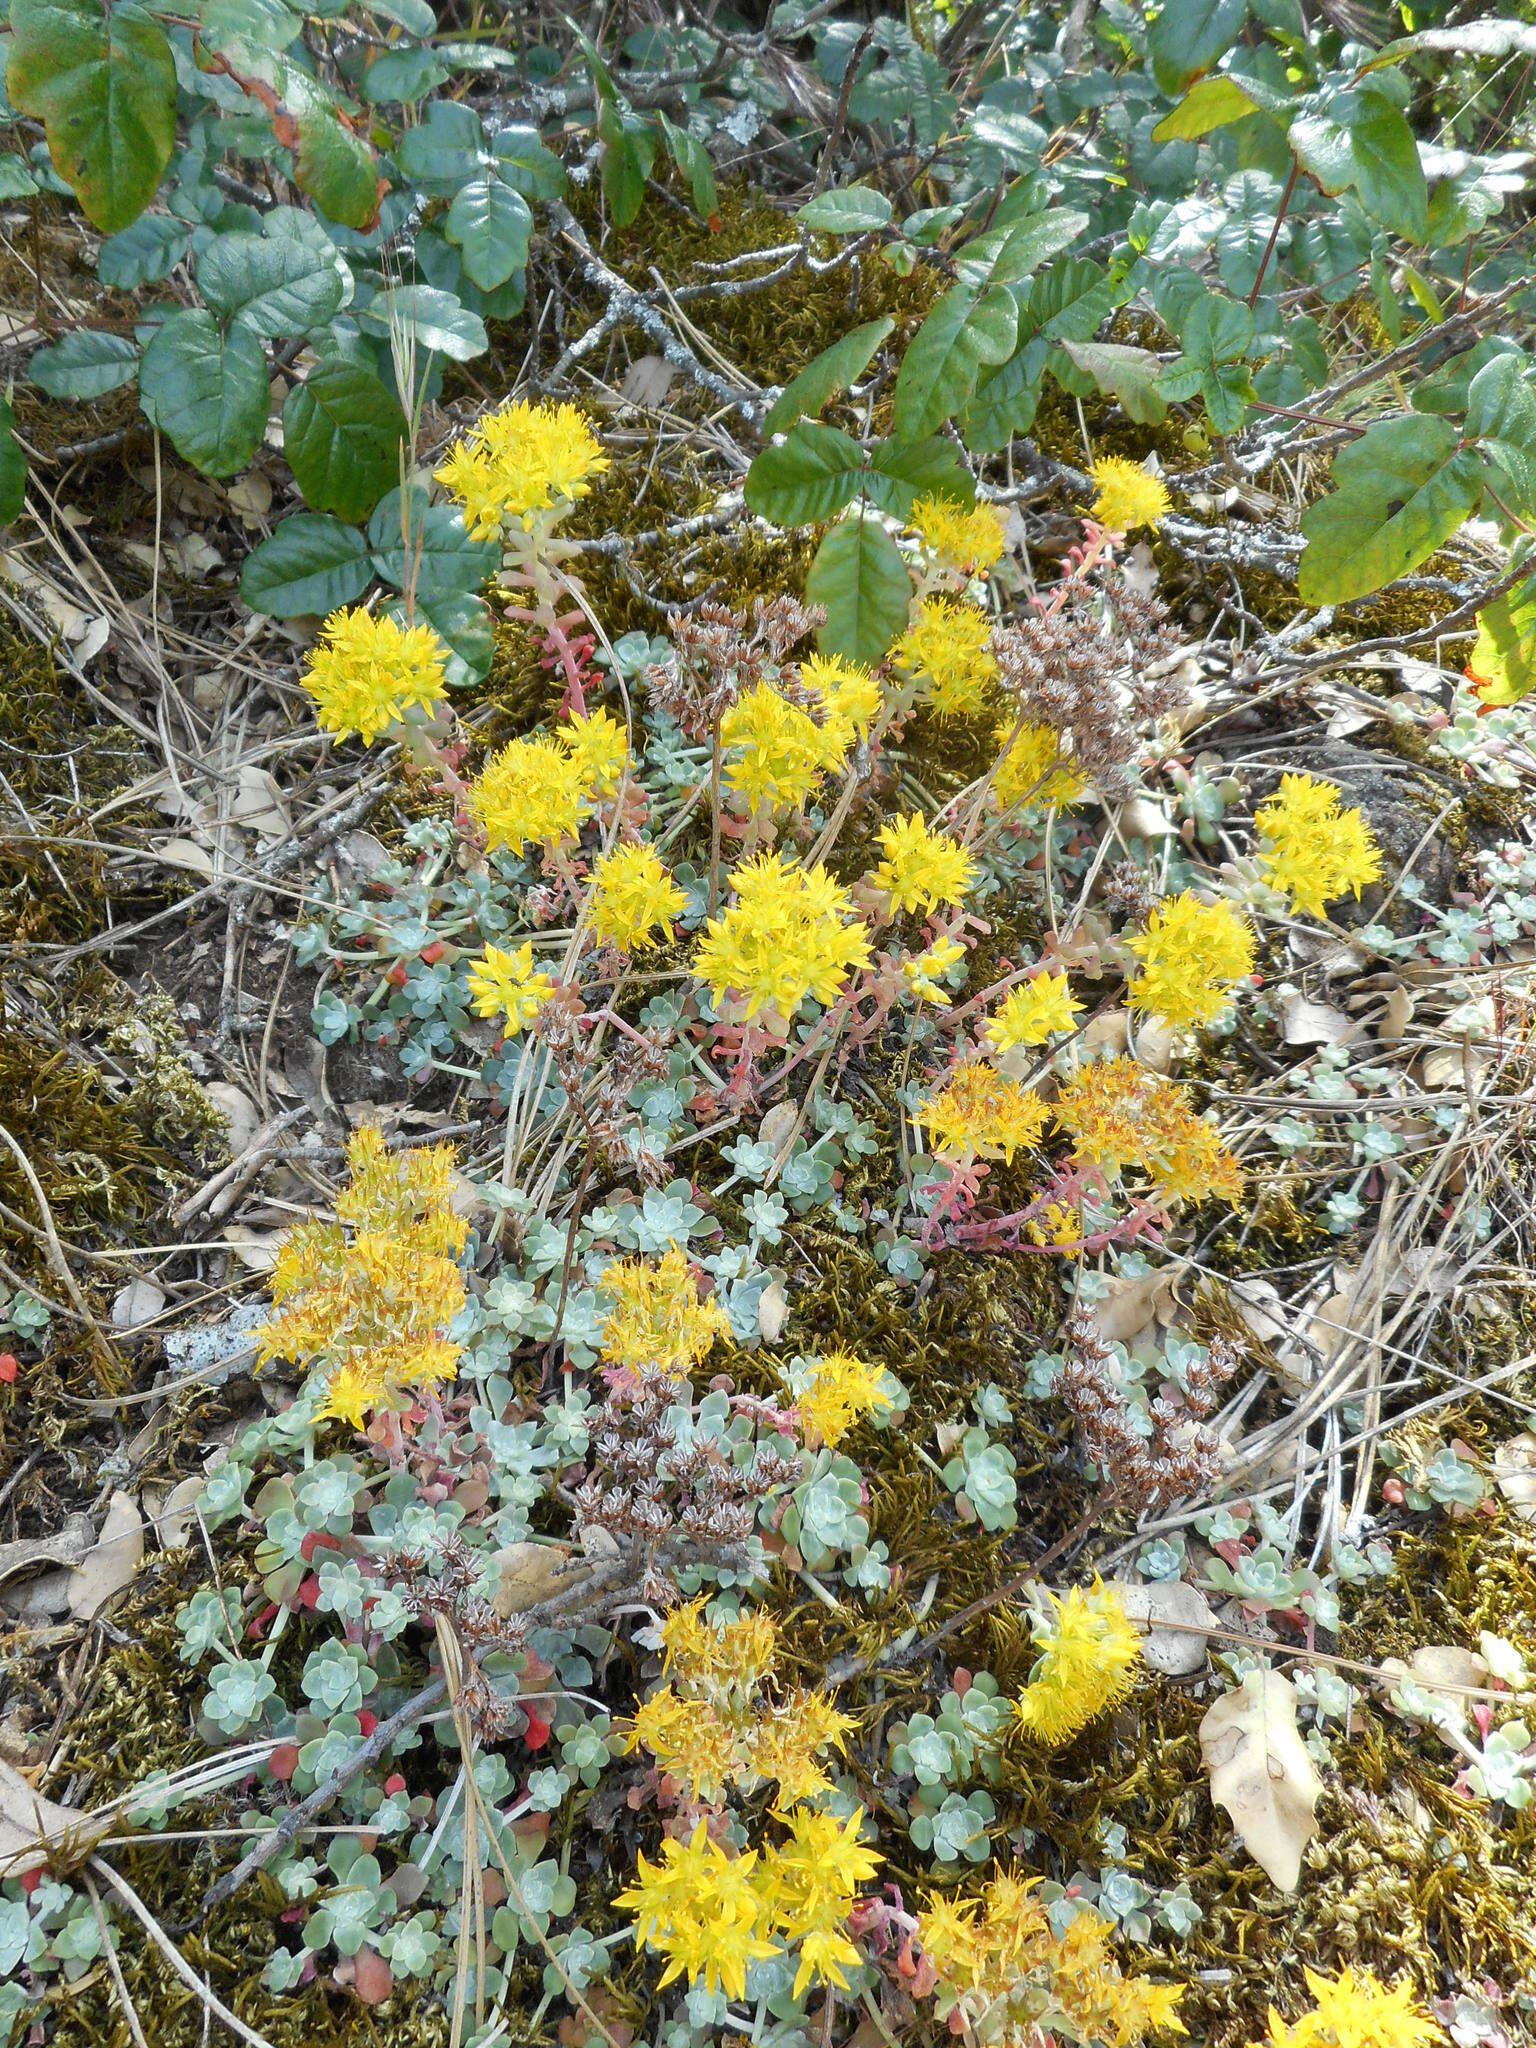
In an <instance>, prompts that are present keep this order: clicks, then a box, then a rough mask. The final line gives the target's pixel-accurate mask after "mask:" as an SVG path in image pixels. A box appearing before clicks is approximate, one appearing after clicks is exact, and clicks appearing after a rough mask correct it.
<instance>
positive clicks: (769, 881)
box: [693, 853, 870, 1023]
mask: <svg viewBox="0 0 1536 2048" xmlns="http://www.w3.org/2000/svg"><path fill="white" fill-rule="evenodd" d="M731 883H732V887H733V888H734V890H735V893H736V901H735V902H734V903H733V904H732V905H731V907H730V908H729V909H728V910H727V911H726V912H725V914H724V915H723V916H721V917H716V918H711V919H710V921H709V923H708V924H707V925H706V926H705V927H704V936H703V938H702V939H701V940H700V941H699V946H698V950H697V951H696V953H695V954H694V960H693V965H694V972H695V973H696V974H697V975H698V977H699V979H700V980H701V981H703V982H705V983H707V984H708V986H709V989H710V991H711V993H712V994H713V995H714V997H715V1000H716V1001H717V1002H719V1001H721V1000H723V999H724V998H725V996H726V995H728V994H732V993H734V994H735V995H737V996H739V997H741V998H742V1000H743V1002H744V1003H745V1006H746V1015H747V1016H748V1017H749V1018H752V1017H756V1016H757V1015H758V1014H759V1012H761V1011H763V1010H773V1011H775V1012H777V1014H778V1015H779V1016H780V1017H781V1018H783V1019H784V1021H785V1022H786V1023H787V1022H788V1021H789V1020H790V1019H791V1018H792V1017H793V1016H794V1015H795V1013H796V1011H797V1010H798V1009H799V1008H800V1005H801V1004H802V1003H803V1002H804V1001H805V998H806V997H807V996H814V997H815V999H816V1001H817V1002H818V1003H821V1004H822V1005H823V1006H830V1005H831V1004H832V1003H835V1002H836V1001H837V999H838V997H839V996H840V995H841V994H842V992H843V990H844V988H845V987H846V986H847V984H848V977H849V976H850V974H852V973H854V972H855V971H856V970H858V969H860V968H865V967H868V965H869V964H870V951H869V930H868V927H867V926H866V925H865V924H864V923H863V922H862V921H861V920H859V919H857V918H852V911H853V905H852V903H851V901H850V900H849V896H848V891H847V890H846V889H845V888H844V887H843V886H842V884H841V883H840V882H835V881H834V880H833V879H832V877H831V876H830V875H829V874H828V873H827V871H826V869H825V868H823V867H811V868H803V867H792V866H790V865H789V864H788V863H787V862H786V861H784V860H783V859H782V858H781V857H780V856H779V855H778V854H776V853H760V854H757V855H755V856H754V857H753V858H752V859H750V860H744V861H743V862H742V863H741V865H740V866H739V867H738V868H737V869H736V871H735V873H734V874H733V875H732V877H731ZM845 919H852V921H851V922H845Z"/></svg>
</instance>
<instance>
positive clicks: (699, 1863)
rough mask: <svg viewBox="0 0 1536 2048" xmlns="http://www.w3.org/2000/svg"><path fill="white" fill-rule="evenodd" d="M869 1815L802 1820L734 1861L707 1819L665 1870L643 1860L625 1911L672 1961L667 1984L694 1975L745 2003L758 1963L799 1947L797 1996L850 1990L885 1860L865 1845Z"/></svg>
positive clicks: (640, 1938)
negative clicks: (863, 1917)
mask: <svg viewBox="0 0 1536 2048" xmlns="http://www.w3.org/2000/svg"><path fill="white" fill-rule="evenodd" d="M863 1825H864V1813H863V1809H862V1808H856V1809H855V1811H854V1812H853V1813H851V1814H850V1815H849V1816H848V1818H847V1820H845V1821H840V1820H838V1819H837V1817H836V1815H834V1814H820V1813H804V1812H802V1813H796V1814H794V1815H792V1816H791V1817H790V1820H789V1822H788V1826H789V1829H790V1836H789V1840H788V1841H787V1842H785V1843H783V1844H782V1845H773V1844H770V1845H768V1846H767V1847H765V1848H764V1849H762V1850H761V1851H759V1850H756V1849H749V1850H747V1851H745V1852H744V1853H743V1854H741V1855H739V1856H728V1855H727V1854H726V1852H725V1851H724V1850H723V1849H722V1848H721V1847H720V1845H719V1843H718V1842H714V1841H712V1840H711V1839H710V1836H709V1828H708V1824H707V1823H706V1822H705V1821H702V1820H701V1821H699V1823H698V1824H697V1826H696V1827H695V1828H694V1831H693V1834H692V1837H691V1838H690V1840H689V1841H688V1842H687V1843H683V1842H679V1841H675V1840H673V1839H671V1838H669V1839H667V1840H666V1841H664V1842H663V1843H662V1845H661V1856H662V1860H661V1862H660V1863H651V1862H648V1861H647V1859H646V1858H645V1857H644V1856H641V1857H640V1858H639V1859H638V1864H637V1873H638V1874H637V1876H636V1880H635V1882H634V1883H633V1884H632V1885H631V1886H630V1887H629V1888H628V1890H626V1891H623V1892H621V1893H620V1894H619V1896H618V1898H617V1899H616V1900H615V1902H614V1903H615V1904H616V1905H619V1906H622V1907H623V1908H624V1909H625V1910H626V1911H628V1912H630V1913H632V1914H633V1915H634V1919H635V1945H636V1947H645V1948H652V1949H655V1950H657V1951H658V1953H659V1954H661V1955H663V1956H665V1957H666V1963H667V1966H666V1968H665V1970H663V1972H662V1975H661V1980H660V1981H661V1985H662V1986H665V1985H667V1984H670V1983H671V1982H672V1981H673V1980H674V1979H675V1978H677V1977H681V1976H682V1975H684V1974H685V1973H686V1975H687V1978H688V1981H689V1983H690V1984H693V1983H696V1982H697V1981H698V1979H699V1978H700V1977H702V1978H703V1980H704V1984H705V1988H706V1989H707V1990H708V1991H710V1992H718V1991H721V1990H723V1991H724V1992H725V1994H726V1996H727V1997H728V1998H733V1999H741V1998H745V1996H746V1991H747V1969H748V1966H749V1965H750V1964H752V1963H754V1962H761V1961H766V1960H767V1959H768V1958H769V1957H770V1956H776V1955H780V1954H782V1953H783V1952H784V1950H785V1948H786V1947H788V1946H793V1945H795V1944H798V1945H799V1949H800V1963H799V1968H798V1970H797V1971H796V1974H795V1984H794V1995H795V1996H796V1997H798V1996H799V1995H800V1993H801V1992H802V1991H804V1990H805V1988H806V1987H807V1985H809V1984H810V1983H812V1982H813V1981H815V1980H817V1979H820V1980H822V1981H824V1982H828V1983H832V1984H835V1985H836V1986H837V1987H838V1989H839V1990H842V1991H846V1990H847V1989H848V1979H847V1977H846V1975H845V1974H844V1972H845V1970H846V1969H848V1968H851V1967H854V1966H856V1965H857V1964H858V1962H859V1961H860V1956H859V1951H858V1949H857V1948H856V1947H855V1946H854V1944H853V1943H852V1942H851V1941H850V1940H849V1939H848V1937H847V1935H846V1934H845V1933H844V1932H843V1929H844V1926H845V1924H846V1922H847V1919H848V1915H849V1914H850V1913H851V1912H852V1910H853V1908H854V1905H855V1904H856V1902H857V1899H856V1894H857V1887H858V1886H859V1885H861V1884H867V1883H868V1882H869V1880H870V1879H871V1878H873V1877H874V1876H875V1874H876V1873H877V1871H878V1869H879V1866H880V1858H879V1856H878V1854H877V1853H876V1852H875V1851H874V1850H872V1849H866V1848H865V1847H864V1846H863V1844H862V1843H861V1842H860V1841H859V1832H860V1829H861V1828H862V1827H863Z"/></svg>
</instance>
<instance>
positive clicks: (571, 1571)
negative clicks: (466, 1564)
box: [492, 1543, 588, 1620]
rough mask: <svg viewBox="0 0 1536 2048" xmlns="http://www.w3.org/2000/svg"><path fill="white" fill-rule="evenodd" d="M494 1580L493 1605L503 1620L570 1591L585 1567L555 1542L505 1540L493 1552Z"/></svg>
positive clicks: (582, 1576) (584, 1576) (580, 1578)
mask: <svg viewBox="0 0 1536 2048" xmlns="http://www.w3.org/2000/svg"><path fill="white" fill-rule="evenodd" d="M496 1567H497V1584H496V1598H495V1600H494V1601H493V1603H492V1604H493V1606H494V1607H495V1609H496V1612H497V1613H498V1614H499V1615H500V1616H501V1617H502V1619H503V1620H506V1619H507V1618H508V1617H509V1616H511V1615H514V1614H526V1613H527V1611H528V1609H529V1608H530V1607H540V1606H542V1605H543V1603H544V1602H545V1601H546V1600H553V1599H555V1598H556V1597H557V1596H558V1595H559V1594H561V1593H569V1592H570V1591H571V1590H572V1588H573V1587H576V1586H579V1585H580V1584H581V1582H582V1581H583V1579H584V1578H586V1576H587V1572H588V1567H587V1565H586V1563H585V1562H584V1561H583V1560H582V1559H580V1558H575V1557H572V1555H571V1553H570V1552H569V1551H568V1550H566V1549H564V1548H563V1547H562V1546H561V1545H560V1544H557V1543H507V1544H503V1546H502V1548H501V1549H500V1550H498V1551H497V1553H496Z"/></svg>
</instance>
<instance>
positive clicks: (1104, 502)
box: [1093, 455, 1172, 533]
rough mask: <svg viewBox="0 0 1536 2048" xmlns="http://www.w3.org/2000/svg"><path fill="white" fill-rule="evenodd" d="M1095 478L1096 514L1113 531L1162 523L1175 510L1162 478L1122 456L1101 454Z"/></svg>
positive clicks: (1100, 522)
mask: <svg viewBox="0 0 1536 2048" xmlns="http://www.w3.org/2000/svg"><path fill="white" fill-rule="evenodd" d="M1093 481H1094V486H1095V489H1096V492H1097V495H1096V496H1095V498H1094V501H1093V516H1094V518H1095V519H1096V520H1097V521H1098V523H1099V525H1100V526H1106V527H1108V528H1109V529H1110V531H1111V532H1112V533H1133V532H1134V531H1135V529H1136V528H1137V527H1138V526H1161V524H1162V522H1163V521H1164V520H1165V519H1166V518H1167V517H1168V514H1169V511H1170V510H1171V509H1172V508H1171V505H1170V501H1169V497H1168V492H1167V490H1166V488H1165V487H1164V484H1163V480H1162V478H1161V477H1156V476H1153V475H1152V473H1151V471H1150V470H1145V469H1143V468H1142V467H1141V465H1140V463H1137V462H1127V461H1126V460H1125V458H1124V456H1122V455H1101V456H1100V457H1099V459H1098V461H1097V462H1096V463H1095V464H1094V465H1093Z"/></svg>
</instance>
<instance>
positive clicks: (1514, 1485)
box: [1493, 1429, 1536, 1522]
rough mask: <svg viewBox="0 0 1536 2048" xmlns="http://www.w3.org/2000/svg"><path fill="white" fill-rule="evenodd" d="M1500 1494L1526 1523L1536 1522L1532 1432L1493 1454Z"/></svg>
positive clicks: (1535, 1462)
mask: <svg viewBox="0 0 1536 2048" xmlns="http://www.w3.org/2000/svg"><path fill="white" fill-rule="evenodd" d="M1493 1476H1494V1481H1495V1483H1496V1485H1497V1486H1498V1489H1499V1491H1500V1493H1502V1494H1503V1496H1504V1498H1505V1499H1506V1500H1507V1501H1508V1502H1509V1504H1510V1506H1511V1507H1512V1508H1513V1509H1514V1511H1515V1513H1516V1514H1517V1515H1518V1516H1519V1517H1520V1519H1521V1521H1522V1522H1536V1436H1533V1435H1532V1434H1531V1432H1530V1430H1528V1429H1522V1430H1521V1431H1520V1432H1519V1434H1518V1435H1516V1436H1511V1437H1506V1438H1505V1440H1504V1442H1503V1443H1501V1444H1500V1445H1499V1447H1498V1449H1497V1450H1496V1451H1495V1452H1494V1454H1493Z"/></svg>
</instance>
